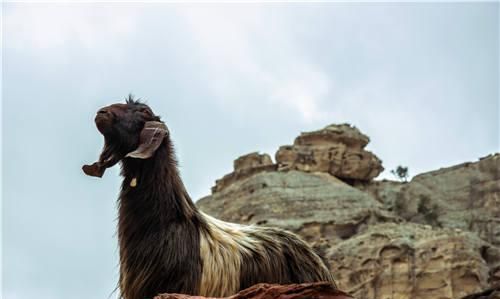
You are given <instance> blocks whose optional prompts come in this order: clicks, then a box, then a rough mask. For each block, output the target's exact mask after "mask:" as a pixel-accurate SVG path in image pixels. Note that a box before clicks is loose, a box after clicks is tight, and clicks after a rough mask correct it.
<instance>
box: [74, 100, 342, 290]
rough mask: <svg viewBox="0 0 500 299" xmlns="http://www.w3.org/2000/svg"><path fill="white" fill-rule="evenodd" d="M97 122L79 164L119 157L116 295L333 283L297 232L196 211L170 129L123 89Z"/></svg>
mask: <svg viewBox="0 0 500 299" xmlns="http://www.w3.org/2000/svg"><path fill="white" fill-rule="evenodd" d="M95 123H96V126H97V129H98V130H99V131H100V133H101V134H102V135H103V136H104V148H103V150H102V153H101V155H100V157H99V160H98V161H97V162H95V163H94V164H92V165H84V166H83V171H84V172H85V173H86V174H87V175H90V176H97V177H101V176H102V175H103V174H104V171H105V170H106V168H109V167H112V166H113V165H115V164H117V163H118V162H119V161H121V175H122V176H123V183H122V186H121V191H120V195H119V199H118V209H119V212H118V242H119V254H120V277H119V283H118V288H119V290H120V296H121V298H125V299H143V298H151V297H153V296H155V295H157V294H159V293H184V294H190V295H201V296H207V297H225V296H229V295H232V294H234V293H237V292H238V291H239V290H242V289H245V288H247V287H250V286H252V285H254V284H257V283H262V282H265V283H279V284H287V283H302V282H317V281H327V282H330V283H331V284H332V285H333V286H335V283H334V280H333V277H332V275H331V274H330V272H329V270H328V268H327V266H326V264H325V262H324V261H323V260H322V258H321V257H320V256H319V255H318V254H316V253H315V252H314V251H313V250H312V248H311V247H309V245H307V243H306V242H304V241H302V240H301V239H300V238H299V237H297V236H296V235H295V234H293V233H290V232H287V231H285V230H282V229H277V228H269V227H261V226H245V225H239V224H235V223H228V222H224V221H221V220H218V219H215V218H213V217H211V216H209V215H207V214H205V213H203V212H201V211H200V210H199V209H198V208H197V207H196V206H195V205H194V203H193V201H192V200H191V198H190V197H189V195H188V193H187V192H186V189H185V187H184V184H183V183H182V181H181V178H180V176H179V171H178V168H177V162H176V158H175V154H174V148H173V145H172V141H171V139H170V133H169V130H168V129H167V127H166V125H165V124H164V123H163V122H162V121H161V120H160V117H159V116H157V115H155V114H154V113H153V112H152V110H151V109H150V108H149V107H148V106H147V105H146V104H144V103H142V102H140V101H138V100H134V99H133V97H132V96H129V97H128V99H127V100H126V103H124V104H123V103H118V104H113V105H110V106H107V107H104V108H102V109H100V110H99V111H98V112H97V115H96V117H95Z"/></svg>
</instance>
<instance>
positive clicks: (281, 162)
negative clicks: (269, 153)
mask: <svg viewBox="0 0 500 299" xmlns="http://www.w3.org/2000/svg"><path fill="white" fill-rule="evenodd" d="M369 141H370V139H369V138H368V136H366V135H364V134H362V133H361V132H360V131H359V130H358V129H357V128H355V127H352V126H350V125H348V124H342V125H330V126H327V127H325V128H324V129H322V130H319V131H313V132H305V133H302V134H300V136H299V137H297V138H296V139H295V142H294V144H293V145H285V146H282V147H280V149H279V150H278V152H277V153H276V161H277V163H278V169H279V170H292V169H293V170H301V171H306V172H326V173H329V174H331V175H334V176H336V177H338V178H342V179H348V180H363V181H368V180H371V179H373V178H375V177H376V176H378V175H379V174H380V173H381V172H382V171H383V170H384V168H383V167H382V161H380V159H379V158H377V156H375V155H374V154H373V153H371V152H369V151H366V150H364V147H365V146H366V145H367V144H368V142H369Z"/></svg>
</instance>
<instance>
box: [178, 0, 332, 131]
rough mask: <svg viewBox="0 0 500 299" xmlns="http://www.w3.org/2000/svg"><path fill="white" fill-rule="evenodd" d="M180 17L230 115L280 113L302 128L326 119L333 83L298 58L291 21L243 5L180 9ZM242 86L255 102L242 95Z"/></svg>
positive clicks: (287, 16)
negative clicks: (257, 109)
mask: <svg viewBox="0 0 500 299" xmlns="http://www.w3.org/2000/svg"><path fill="white" fill-rule="evenodd" d="M179 15H181V17H182V18H183V19H184V21H185V22H186V24H187V25H188V28H189V29H190V32H191V34H192V35H193V38H194V39H195V40H196V42H197V44H198V46H199V47H198V51H199V52H198V55H200V56H201V57H202V59H203V61H206V62H208V63H207V65H208V66H209V69H208V73H209V75H207V77H208V78H210V82H209V83H208V84H210V86H211V89H212V91H213V92H214V94H215V95H216V96H217V98H218V100H219V101H220V102H221V105H224V106H225V107H227V109H228V110H230V111H233V112H234V111H239V112H240V113H246V112H248V109H249V108H255V107H268V108H270V109H284V110H289V111H290V113H291V114H292V117H296V116H298V119H299V120H300V121H302V122H306V123H309V122H312V121H318V120H324V119H326V118H327V113H326V112H325V111H324V109H322V108H323V107H322V104H323V103H324V101H325V100H326V99H327V98H328V96H329V92H330V89H331V85H332V82H331V79H330V78H329V76H328V75H327V73H326V72H325V71H324V70H322V69H321V68H320V67H319V66H318V65H315V64H314V63H312V62H311V61H310V60H309V59H308V57H307V56H306V55H303V54H301V51H300V50H301V46H300V44H299V43H298V42H296V41H295V39H294V35H293V31H291V30H290V26H289V22H292V20H291V18H290V16H291V15H287V14H281V15H280V17H278V18H277V17H275V16H273V15H272V12H271V13H270V11H269V10H264V9H262V8H260V6H246V5H239V6H201V7H200V6H196V7H183V8H181V9H179ZM235 81H237V82H239V84H234V82H235ZM242 85H243V86H246V88H244V89H243V90H253V92H254V93H255V96H252V97H249V96H248V95H245V94H241V92H242V88H241V87H242ZM235 99H238V101H235Z"/></svg>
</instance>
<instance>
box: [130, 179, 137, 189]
mask: <svg viewBox="0 0 500 299" xmlns="http://www.w3.org/2000/svg"><path fill="white" fill-rule="evenodd" d="M135 186H137V178H133V179H132V180H131V181H130V187H135Z"/></svg>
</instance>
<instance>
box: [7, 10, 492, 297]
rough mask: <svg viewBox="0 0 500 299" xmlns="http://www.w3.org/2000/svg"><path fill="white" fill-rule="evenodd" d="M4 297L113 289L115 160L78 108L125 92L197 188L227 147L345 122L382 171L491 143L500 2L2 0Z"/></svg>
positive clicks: (209, 178) (414, 166) (431, 162)
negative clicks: (104, 157)
mask: <svg viewBox="0 0 500 299" xmlns="http://www.w3.org/2000/svg"><path fill="white" fill-rule="evenodd" d="M2 37H3V42H2V114H1V115H2V149H1V150H2V187H3V188H2V245H3V246H2V259H3V267H2V268H3V272H2V275H3V293H2V295H3V296H2V298H4V299H25V298H26V299H27V298H39V299H58V298H70V297H71V298H74V299H80V298H82V299H83V298H115V297H116V293H114V294H113V293H112V292H113V290H114V287H115V284H116V281H117V278H118V266H117V265H118V261H117V259H118V251H117V240H116V235H115V231H116V216H117V213H116V199H117V195H118V191H119V185H120V177H119V170H118V167H115V168H113V169H110V170H108V171H107V172H106V174H105V175H104V177H103V178H102V179H98V178H92V177H87V176H85V175H84V174H83V173H82V171H81V166H82V165H83V164H85V163H90V162H94V161H95V160H96V159H97V157H98V155H99V153H100V150H101V148H102V145H103V138H102V136H101V135H100V134H99V133H98V132H97V130H96V128H95V126H94V123H93V118H94V115H95V112H96V111H97V110H98V109H99V108H100V107H102V106H104V105H108V104H111V103H115V102H120V101H123V99H124V97H125V96H127V95H128V94H129V93H133V94H135V95H136V96H137V97H140V98H142V99H144V100H146V101H147V103H148V104H149V105H150V106H151V107H152V109H153V111H155V112H156V113H157V114H160V115H161V116H162V118H163V120H164V121H165V122H166V124H167V125H168V127H169V129H170V132H171V136H172V139H173V141H174V144H175V146H176V150H177V156H178V159H179V162H180V172H181V175H182V178H183V180H184V183H185V185H186V187H187V189H188V190H189V192H190V194H191V196H192V197H193V199H194V200H197V199H199V198H201V197H203V196H205V195H208V194H210V187H211V186H213V184H214V181H215V180H216V179H218V178H220V177H222V176H223V175H224V174H227V173H229V172H231V170H232V165H233V160H234V159H235V158H237V157H238V156H241V155H243V154H246V153H250V152H254V151H260V152H263V153H268V154H270V155H271V156H273V157H274V154H275V152H276V150H277V149H278V147H279V146H281V145H286V144H292V143H293V140H294V138H295V137H296V136H297V135H298V134H299V133H300V132H304V131H311V130H316V129H320V128H322V127H324V126H326V125H329V124H332V123H344V122H348V123H351V124H353V125H355V126H356V127H358V128H359V129H360V130H361V131H362V132H363V133H365V134H367V135H368V136H370V138H371V142H370V143H369V145H368V146H367V149H368V150H370V151H372V152H374V153H375V154H376V155H377V156H378V157H380V159H381V160H382V161H383V165H384V167H385V168H386V171H385V172H384V173H382V174H381V175H380V176H379V178H391V174H390V170H391V169H394V168H395V167H396V166H397V165H400V164H401V165H405V166H408V167H409V170H410V174H411V175H415V174H418V173H421V172H425V171H431V170H434V169H438V168H441V167H446V166H451V165H454V164H458V163H462V162H466V161H476V160H477V159H478V158H479V157H483V156H486V155H488V154H491V153H494V152H498V151H499V113H500V112H499V101H498V99H499V89H498V88H499V84H498V82H499V58H498V56H499V55H498V53H499V3H498V2H496V3H495V2H490V3H385V4H376V3H354V4H349V3H310V4H305V3H288V4H286V3H246V4H201V3H191V4H179V3H177V4H176V3H169V4H153V3H142V4H141V3H121V4H120V3H108V4H103V3H102V4H98V3H87V4H61V3H59V4H54V3H53V4H33V3H31V4H30V3H24V4H16V3H4V4H3V10H2Z"/></svg>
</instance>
